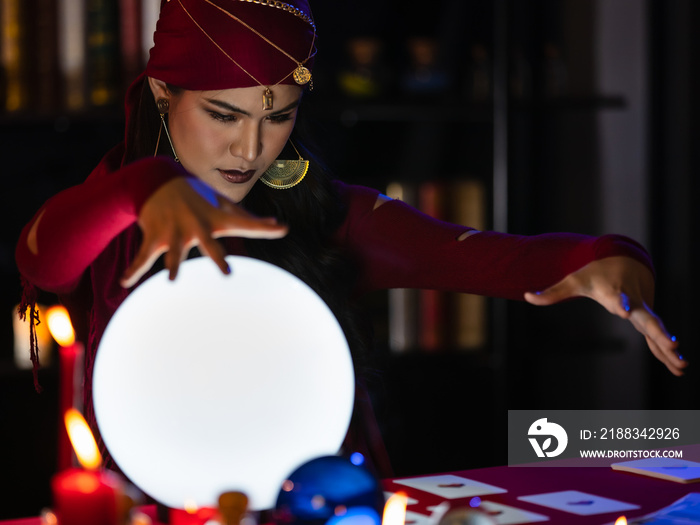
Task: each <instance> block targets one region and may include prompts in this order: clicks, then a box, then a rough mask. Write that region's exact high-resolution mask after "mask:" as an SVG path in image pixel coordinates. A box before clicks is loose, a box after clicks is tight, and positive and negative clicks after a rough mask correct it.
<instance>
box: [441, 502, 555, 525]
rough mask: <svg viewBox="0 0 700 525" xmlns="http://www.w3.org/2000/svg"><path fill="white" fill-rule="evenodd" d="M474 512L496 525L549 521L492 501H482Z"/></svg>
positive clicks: (533, 513)
mask: <svg viewBox="0 0 700 525" xmlns="http://www.w3.org/2000/svg"><path fill="white" fill-rule="evenodd" d="M475 508H476V510H479V511H481V512H483V513H484V514H486V515H488V516H489V517H490V518H491V519H492V520H494V521H495V522H496V524H497V525H516V524H518V523H536V522H538V521H549V517H548V516H544V515H543V514H537V513H535V512H529V511H527V510H522V509H519V508H517V507H511V506H510V505H504V504H503V503H496V502H494V501H482V502H481V504H480V505H479V506H477V507H475ZM435 509H437V507H428V510H429V511H431V512H433V511H434V510H435Z"/></svg>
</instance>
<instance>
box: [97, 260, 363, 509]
mask: <svg viewBox="0 0 700 525" xmlns="http://www.w3.org/2000/svg"><path fill="white" fill-rule="evenodd" d="M227 260H228V262H229V265H230V266H231V270H232V272H231V274H230V275H228V276H227V275H223V274H222V272H221V271H220V270H219V269H218V268H217V267H216V266H215V265H214V264H213V263H212V261H211V260H209V259H207V258H198V259H192V260H189V261H186V262H185V263H183V264H182V266H181V268H180V271H179V274H178V276H177V279H176V280H175V281H169V280H168V275H167V272H165V271H162V272H159V273H158V274H156V275H154V276H153V277H152V278H150V279H148V280H147V281H146V282H144V283H143V284H142V285H141V286H139V287H138V288H137V289H136V290H134V292H133V293H131V294H130V295H129V296H128V298H127V299H126V301H124V303H123V304H122V305H121V306H120V307H119V309H118V310H117V312H116V313H115V315H114V317H113V318H112V320H111V321H110V323H109V325H108V326H107V329H106V331H105V333H104V336H103V338H102V342H101V343H100V346H99V350H98V352H97V357H96V361H95V368H94V375H93V390H94V405H95V412H96V416H97V423H98V426H99V429H100V432H101V434H102V437H103V439H104V442H105V444H106V446H107V449H108V450H109V452H110V454H111V455H112V457H113V458H114V460H115V462H116V463H117V465H118V466H119V467H120V468H121V469H122V471H123V472H124V474H126V475H127V476H128V477H129V478H130V479H131V481H132V482H133V483H135V484H136V485H137V486H138V487H139V488H140V489H141V490H143V491H144V492H145V493H147V494H149V495H150V496H152V497H153V498H155V499H156V500H158V501H160V502H161V503H164V504H165V505H168V506H170V507H173V508H183V507H184V505H185V502H190V503H194V504H195V505H197V506H200V507H201V506H213V505H216V501H217V499H218V496H219V494H220V493H222V492H225V491H229V490H239V491H242V492H245V493H246V494H247V495H248V497H249V499H250V506H251V508H252V509H255V510H261V509H267V508H272V507H274V504H275V501H276V497H277V493H278V492H279V490H280V487H281V486H282V483H283V481H284V480H285V478H286V476H288V475H289V474H290V473H291V472H292V471H294V470H295V469H296V468H297V467H299V466H300V465H301V464H302V463H304V462H306V461H308V460H310V459H313V458H315V457H318V456H322V455H329V454H335V453H337V452H338V450H339V448H340V446H341V444H342V442H343V439H344V437H345V434H346V432H347V429H348V425H349V424H350V417H351V414H352V407H353V400H354V388H355V386H354V373H353V366H352V360H351V357H350V351H349V349H348V345H347V341H346V340H345V337H344V335H343V332H342V330H341V328H340V326H339V324H338V322H337V320H336V319H335V317H334V316H333V314H332V313H331V311H330V309H329V308H328V307H327V305H326V304H325V303H324V302H323V301H322V300H321V299H320V297H318V295H316V293H314V292H313V291H312V290H311V288H309V287H308V286H307V285H306V284H305V283H303V282H302V281H300V280H299V279H298V278H296V277H295V276H292V275H291V274H289V273H288V272H286V271H284V270H282V269H280V268H278V267H277V266H273V265H271V264H268V263H265V262H262V261H259V260H256V259H251V258H247V257H236V256H230V257H228V258H227Z"/></svg>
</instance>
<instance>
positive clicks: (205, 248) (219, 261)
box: [199, 238, 231, 275]
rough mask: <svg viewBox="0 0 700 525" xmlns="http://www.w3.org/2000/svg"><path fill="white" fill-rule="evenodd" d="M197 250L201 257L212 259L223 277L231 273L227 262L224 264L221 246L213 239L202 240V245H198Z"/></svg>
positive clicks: (224, 253) (223, 253) (223, 252)
mask: <svg viewBox="0 0 700 525" xmlns="http://www.w3.org/2000/svg"><path fill="white" fill-rule="evenodd" d="M199 249H200V251H201V252H202V254H203V255H206V256H207V257H209V258H210V259H212V260H213V261H214V262H215V263H216V265H217V266H218V267H219V269H220V270H221V271H222V272H223V273H224V274H225V275H228V274H230V273H231V268H230V266H229V265H228V262H226V252H225V251H224V248H223V246H221V244H220V243H218V242H217V241H216V240H215V239H212V238H207V239H203V241H202V243H201V244H200V245H199Z"/></svg>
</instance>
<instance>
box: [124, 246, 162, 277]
mask: <svg viewBox="0 0 700 525" xmlns="http://www.w3.org/2000/svg"><path fill="white" fill-rule="evenodd" d="M163 253H165V248H157V247H156V246H155V245H153V244H151V243H147V242H144V243H143V244H142V245H141V249H140V250H139V252H138V253H137V254H136V257H134V260H133V261H132V263H131V265H130V266H129V267H128V268H127V269H126V270H125V271H124V273H123V274H122V277H121V279H120V281H119V284H120V285H121V286H122V287H124V288H131V287H132V286H134V285H135V284H136V283H137V282H138V281H139V279H141V277H143V276H144V275H145V274H146V272H148V270H150V269H151V268H152V267H153V265H154V264H155V262H156V261H157V260H158V257H160V256H161V255H163Z"/></svg>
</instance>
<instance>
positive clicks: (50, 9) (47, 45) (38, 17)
mask: <svg viewBox="0 0 700 525" xmlns="http://www.w3.org/2000/svg"><path fill="white" fill-rule="evenodd" d="M32 4H33V5H32ZM29 5H30V6H31V7H33V8H34V9H33V14H32V16H31V20H30V21H29V24H28V27H29V28H30V31H31V35H32V40H33V45H34V48H33V49H34V50H35V52H34V53H32V54H33V56H34V67H35V71H36V75H35V76H34V79H30V82H31V83H32V84H34V86H33V91H34V102H33V104H32V106H33V107H32V109H33V110H36V111H39V112H41V113H47V112H50V111H53V110H55V109H56V108H57V107H58V106H59V104H60V100H61V93H62V88H61V80H60V72H59V62H58V46H57V45H56V43H57V41H58V24H57V22H56V20H57V18H58V5H57V2H56V0H31V1H29ZM30 49H31V47H30Z"/></svg>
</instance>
